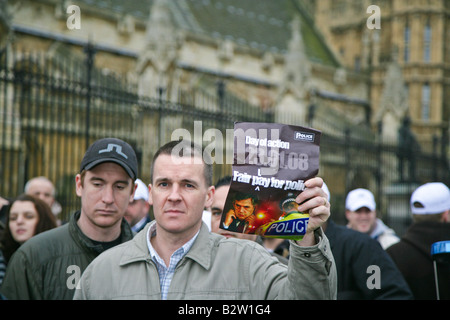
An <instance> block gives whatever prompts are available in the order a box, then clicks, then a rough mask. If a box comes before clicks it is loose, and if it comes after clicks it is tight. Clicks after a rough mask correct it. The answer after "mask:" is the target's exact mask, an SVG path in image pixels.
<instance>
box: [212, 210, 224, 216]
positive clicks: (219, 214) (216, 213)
mask: <svg viewBox="0 0 450 320" xmlns="http://www.w3.org/2000/svg"><path fill="white" fill-rule="evenodd" d="M211 213H212V215H213V216H221V215H222V211H213V212H211Z"/></svg>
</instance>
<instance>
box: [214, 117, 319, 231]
mask: <svg viewBox="0 0 450 320" xmlns="http://www.w3.org/2000/svg"><path fill="white" fill-rule="evenodd" d="M320 137H321V132H320V131H318V130H315V129H311V128H306V127H300V126H293V125H284V124H277V123H256V122H236V123H235V124H234V151H233V157H234V158H233V166H232V181H231V186H230V191H229V192H228V196H227V199H226V202H225V207H224V211H223V214H222V219H221V223H220V227H221V228H222V229H226V230H228V231H233V232H239V233H246V234H257V235H261V236H264V237H269V238H285V239H293V240H300V239H302V238H303V236H304V235H305V232H306V228H307V226H308V221H309V214H308V213H306V212H299V210H298V204H297V202H296V201H295V199H296V197H297V196H298V195H299V194H300V192H302V191H303V190H304V189H305V185H304V182H305V181H306V180H308V179H310V178H313V177H314V176H316V175H317V173H318V172H319V152H320Z"/></svg>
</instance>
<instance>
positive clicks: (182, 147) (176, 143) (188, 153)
mask: <svg viewBox="0 0 450 320" xmlns="http://www.w3.org/2000/svg"><path fill="white" fill-rule="evenodd" d="M163 154H165V155H175V156H179V157H191V158H193V157H198V158H201V159H202V163H203V165H204V170H203V176H204V178H205V182H206V185H207V186H212V159H211V157H210V155H209V154H207V153H203V149H202V147H201V146H199V145H198V144H196V143H194V142H191V141H189V140H185V139H183V140H173V141H170V142H168V143H166V144H165V145H163V146H162V147H160V148H159V149H158V151H156V153H155V155H154V156H153V161H152V167H151V172H150V179H151V181H152V182H153V171H154V167H155V162H156V159H158V157H159V156H160V155H163ZM204 157H205V158H206V159H205V158H204Z"/></svg>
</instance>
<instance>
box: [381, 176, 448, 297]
mask: <svg viewBox="0 0 450 320" xmlns="http://www.w3.org/2000/svg"><path fill="white" fill-rule="evenodd" d="M410 206H411V212H412V217H413V224H412V225H411V226H410V227H409V228H408V230H407V231H406V233H405V235H404V236H403V237H402V239H401V240H400V242H399V243H397V244H395V245H393V246H392V247H390V248H389V249H388V250H387V252H388V254H389V255H390V256H391V257H392V259H393V260H394V262H395V263H396V264H397V266H398V268H399V269H400V271H401V272H402V273H403V276H404V278H405V280H406V281H407V282H408V285H409V287H410V288H411V291H412V292H413V294H414V298H415V299H421V300H424V299H433V300H435V299H436V298H437V296H436V288H435V283H434V273H433V262H432V257H431V245H432V244H433V243H435V242H438V241H444V240H450V190H449V188H448V187H447V186H446V185H445V184H443V183H441V182H431V183H426V184H424V185H422V186H420V187H419V188H417V189H416V190H415V191H414V192H413V194H412V195H411V200H410ZM442 289H443V290H445V291H446V292H447V294H446V296H448V295H449V293H450V284H447V286H446V287H445V288H442V287H440V290H442Z"/></svg>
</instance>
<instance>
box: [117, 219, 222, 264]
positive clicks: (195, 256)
mask: <svg viewBox="0 0 450 320" xmlns="http://www.w3.org/2000/svg"><path fill="white" fill-rule="evenodd" d="M155 223H156V221H152V222H150V223H148V224H147V226H146V227H145V228H144V229H143V230H142V231H140V232H139V233H138V234H136V236H135V237H134V239H133V241H132V242H131V243H132V244H133V246H132V247H131V248H130V250H126V251H125V253H124V254H123V255H122V257H121V259H120V262H119V264H120V266H123V265H126V264H129V263H132V262H136V261H151V257H150V253H149V251H148V247H147V239H146V237H147V233H148V229H149V228H151V227H152V226H153V225H154V224H155ZM210 235H211V234H210V232H209V229H208V227H207V226H206V224H205V223H202V226H201V228H200V232H199V234H198V236H197V239H196V240H195V242H194V244H193V245H192V247H191V249H190V250H189V252H188V253H187V254H186V256H185V257H184V258H183V259H182V261H183V260H185V259H191V260H194V261H195V262H197V263H198V264H199V265H201V266H202V267H203V268H205V269H209V267H210V266H211V256H212V252H211V251H212V250H211V249H212V246H213V240H212V239H210Z"/></svg>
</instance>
